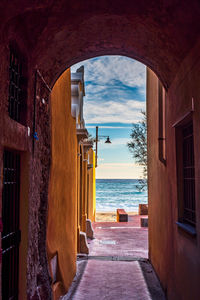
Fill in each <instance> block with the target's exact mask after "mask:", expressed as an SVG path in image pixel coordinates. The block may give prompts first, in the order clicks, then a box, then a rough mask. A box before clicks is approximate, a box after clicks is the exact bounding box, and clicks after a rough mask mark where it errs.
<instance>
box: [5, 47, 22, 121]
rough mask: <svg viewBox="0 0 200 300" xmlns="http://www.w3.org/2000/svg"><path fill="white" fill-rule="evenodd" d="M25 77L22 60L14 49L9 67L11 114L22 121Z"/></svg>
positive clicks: (9, 107) (13, 117) (14, 118)
mask: <svg viewBox="0 0 200 300" xmlns="http://www.w3.org/2000/svg"><path fill="white" fill-rule="evenodd" d="M23 89H24V87H23V77H22V62H21V61H20V58H19V56H18V55H17V54H16V53H15V52H14V51H13V50H11V51H10V67H9V101H8V102H9V105H8V112H9V116H10V117H11V118H12V119H13V120H15V121H17V122H21V118H22V116H21V110H22V107H23V105H24V103H23V92H24V91H23Z"/></svg>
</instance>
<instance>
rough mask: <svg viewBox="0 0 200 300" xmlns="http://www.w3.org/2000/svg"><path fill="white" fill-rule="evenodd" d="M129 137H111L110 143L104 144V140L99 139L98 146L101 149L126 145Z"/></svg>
mask: <svg viewBox="0 0 200 300" xmlns="http://www.w3.org/2000/svg"><path fill="white" fill-rule="evenodd" d="M129 140H130V139H128V138H114V139H111V144H105V141H104V140H102V141H100V147H101V150H103V149H108V148H109V149H110V150H111V149H113V148H118V147H119V146H126V144H127V143H128V142H129Z"/></svg>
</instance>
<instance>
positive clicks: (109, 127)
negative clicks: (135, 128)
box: [86, 125, 132, 129]
mask: <svg viewBox="0 0 200 300" xmlns="http://www.w3.org/2000/svg"><path fill="white" fill-rule="evenodd" d="M86 127H87V128H96V126H95V125H87V126H86ZM98 127H99V128H103V129H131V128H132V127H131V126H130V127H129V126H107V125H105V126H98Z"/></svg>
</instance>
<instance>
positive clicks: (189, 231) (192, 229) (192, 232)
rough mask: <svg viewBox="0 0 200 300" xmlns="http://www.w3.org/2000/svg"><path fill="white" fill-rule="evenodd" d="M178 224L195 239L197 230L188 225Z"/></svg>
mask: <svg viewBox="0 0 200 300" xmlns="http://www.w3.org/2000/svg"><path fill="white" fill-rule="evenodd" d="M176 224H177V225H178V227H179V228H181V229H183V230H184V231H186V232H187V233H189V234H190V235H192V236H193V237H195V236H196V234H197V232H196V229H195V228H194V227H193V226H191V225H189V224H186V223H181V222H176Z"/></svg>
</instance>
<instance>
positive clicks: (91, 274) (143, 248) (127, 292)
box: [62, 216, 165, 300]
mask: <svg viewBox="0 0 200 300" xmlns="http://www.w3.org/2000/svg"><path fill="white" fill-rule="evenodd" d="M93 227H94V231H95V239H94V240H92V241H89V247H90V254H89V256H84V255H80V256H78V261H77V267H78V272H77V276H76V277H75V279H74V282H73V284H72V286H71V288H70V290H69V292H68V294H67V295H65V296H64V297H63V298H62V300H69V299H70V300H71V299H72V300H86V299H87V300H104V299H105V300H118V299H119V300H150V299H153V300H165V297H164V294H163V292H162V289H161V287H160V284H159V281H158V279H157V277H156V275H155V273H154V271H153V269H152V266H151V264H150V263H149V261H148V259H147V258H148V229H147V228H141V227H140V217H139V216H134V217H130V218H129V222H128V223H116V222H112V223H110V222H104V223H100V222H98V223H94V224H93Z"/></svg>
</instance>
